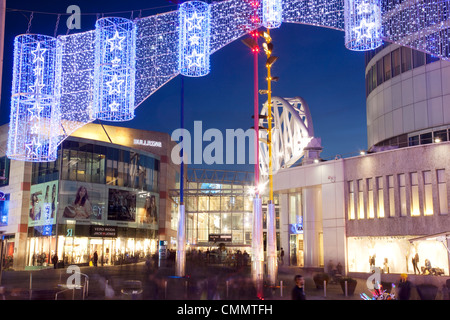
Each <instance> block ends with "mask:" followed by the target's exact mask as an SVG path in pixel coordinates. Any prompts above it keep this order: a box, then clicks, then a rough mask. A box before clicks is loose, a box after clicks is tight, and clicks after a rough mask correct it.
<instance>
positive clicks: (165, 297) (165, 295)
mask: <svg viewBox="0 0 450 320" xmlns="http://www.w3.org/2000/svg"><path fill="white" fill-rule="evenodd" d="M164 299H167V280H166V281H164Z"/></svg>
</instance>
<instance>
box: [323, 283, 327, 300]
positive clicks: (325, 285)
mask: <svg viewBox="0 0 450 320" xmlns="http://www.w3.org/2000/svg"><path fill="white" fill-rule="evenodd" d="M323 296H324V297H326V296H327V281H326V280H323Z"/></svg>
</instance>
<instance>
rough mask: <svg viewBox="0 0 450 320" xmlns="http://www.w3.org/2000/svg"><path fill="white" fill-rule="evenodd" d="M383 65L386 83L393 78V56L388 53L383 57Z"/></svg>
mask: <svg viewBox="0 0 450 320" xmlns="http://www.w3.org/2000/svg"><path fill="white" fill-rule="evenodd" d="M383 65H384V81H387V80H389V79H390V78H391V54H390V53H388V54H387V55H385V56H384V57H383Z"/></svg>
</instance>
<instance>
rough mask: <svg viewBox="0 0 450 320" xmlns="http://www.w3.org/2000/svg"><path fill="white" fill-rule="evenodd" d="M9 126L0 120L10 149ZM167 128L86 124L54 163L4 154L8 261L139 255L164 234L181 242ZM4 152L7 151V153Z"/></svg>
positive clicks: (2, 204)
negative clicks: (174, 210)
mask: <svg viewBox="0 0 450 320" xmlns="http://www.w3.org/2000/svg"><path fill="white" fill-rule="evenodd" d="M7 135H8V125H7V124H6V125H3V126H2V127H0V139H1V140H0V143H1V146H2V150H5V149H6V148H5V145H6V140H7ZM173 144H174V142H173V141H171V138H170V135H169V134H167V133H160V132H153V131H145V130H136V129H129V128H122V127H115V126H107V125H102V124H92V123H91V124H87V125H85V126H84V127H82V128H81V129H79V130H78V131H76V132H75V133H74V134H72V135H71V136H70V137H69V138H68V139H66V140H65V141H63V143H62V144H61V145H60V147H59V150H58V159H57V160H56V161H53V162H40V163H37V162H36V163H31V162H22V161H15V160H8V159H7V158H6V157H4V156H3V157H2V158H1V159H0V160H1V161H0V162H1V164H0V166H1V168H0V169H1V170H2V173H3V179H1V180H0V184H1V191H2V192H3V195H4V196H3V199H2V201H0V208H1V222H0V231H1V232H2V234H3V237H4V239H5V241H4V242H5V260H6V266H7V267H12V268H14V269H16V270H21V269H29V268H40V267H45V266H46V265H48V264H50V263H51V260H50V259H51V257H52V256H53V255H54V253H55V252H56V253H57V255H58V258H59V260H60V261H61V262H64V263H65V265H67V264H80V265H83V264H88V263H89V262H90V261H92V259H93V256H94V253H95V252H97V255H98V263H99V264H103V265H111V264H117V263H125V262H127V261H136V259H139V258H144V257H145V256H146V255H147V254H153V253H155V252H157V249H158V240H166V241H167V242H168V243H169V244H174V243H176V230H175V229H176V228H175V227H174V226H176V224H177V220H176V219H177V216H172V215H171V213H172V205H171V202H170V200H169V197H168V193H169V190H170V189H174V188H176V187H177V181H179V166H177V165H174V164H173V163H172V162H171V157H170V152H171V150H172V148H173ZM3 155H4V154H3Z"/></svg>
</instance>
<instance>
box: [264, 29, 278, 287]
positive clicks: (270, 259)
mask: <svg viewBox="0 0 450 320" xmlns="http://www.w3.org/2000/svg"><path fill="white" fill-rule="evenodd" d="M262 35H263V37H264V40H265V41H266V42H265V43H263V48H264V52H265V53H266V56H267V61H266V68H267V78H266V80H267V110H268V112H267V122H268V129H267V131H268V132H267V134H268V138H267V143H268V148H269V202H268V204H267V249H266V250H267V272H268V280H269V284H270V285H275V284H276V279H277V273H278V261H277V237H276V225H275V204H274V202H273V171H272V170H273V169H272V121H273V119H272V81H274V78H272V72H271V69H272V65H273V64H274V63H275V61H277V59H278V57H276V56H273V55H272V51H273V43H272V38H271V37H270V31H269V29H267V31H265V32H263V33H262Z"/></svg>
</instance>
